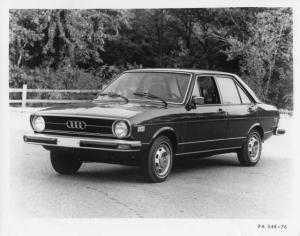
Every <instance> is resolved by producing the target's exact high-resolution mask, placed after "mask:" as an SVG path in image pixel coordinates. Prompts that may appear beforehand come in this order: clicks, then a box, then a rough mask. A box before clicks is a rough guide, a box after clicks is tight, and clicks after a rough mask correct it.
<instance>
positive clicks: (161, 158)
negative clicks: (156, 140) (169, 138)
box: [154, 143, 171, 177]
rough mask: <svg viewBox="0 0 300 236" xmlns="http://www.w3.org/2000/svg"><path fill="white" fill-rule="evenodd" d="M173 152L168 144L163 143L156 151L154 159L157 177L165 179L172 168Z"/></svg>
mask: <svg viewBox="0 0 300 236" xmlns="http://www.w3.org/2000/svg"><path fill="white" fill-rule="evenodd" d="M170 164H171V151H170V148H169V146H168V145H167V144H165V143H162V144H161V145H159V147H158V148H157V149H156V152H155V157H154V165H155V173H156V174H157V176H160V177H164V176H165V175H166V174H167V173H168V170H169V168H170Z"/></svg>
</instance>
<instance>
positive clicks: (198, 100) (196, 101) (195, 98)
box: [192, 96, 204, 105]
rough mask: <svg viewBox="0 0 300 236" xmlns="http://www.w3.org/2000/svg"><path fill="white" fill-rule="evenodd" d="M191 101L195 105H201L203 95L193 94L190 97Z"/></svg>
mask: <svg viewBox="0 0 300 236" xmlns="http://www.w3.org/2000/svg"><path fill="white" fill-rule="evenodd" d="M192 102H193V103H194V104H196V105H203V104H204V97H198V96H194V97H193V98H192Z"/></svg>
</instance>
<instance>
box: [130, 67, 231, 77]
mask: <svg viewBox="0 0 300 236" xmlns="http://www.w3.org/2000/svg"><path fill="white" fill-rule="evenodd" d="M125 72H180V73H193V74H206V73H209V74H223V75H224V74H225V75H231V76H236V75H235V74H232V73H228V72H223V71H215V70H202V69H180V68H145V69H132V70H127V71H125Z"/></svg>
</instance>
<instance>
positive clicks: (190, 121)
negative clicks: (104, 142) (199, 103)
mask: <svg viewBox="0 0 300 236" xmlns="http://www.w3.org/2000/svg"><path fill="white" fill-rule="evenodd" d="M246 119H257V117H248V118H222V119H207V120H185V121H170V122H163V123H153V124H151V123H148V124H143V125H164V124H174V123H178V124H181V123H195V122H210V121H219V120H222V121H228V120H246Z"/></svg>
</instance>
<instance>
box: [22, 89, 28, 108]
mask: <svg viewBox="0 0 300 236" xmlns="http://www.w3.org/2000/svg"><path fill="white" fill-rule="evenodd" d="M26 98H27V84H23V91H22V107H26Z"/></svg>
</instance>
